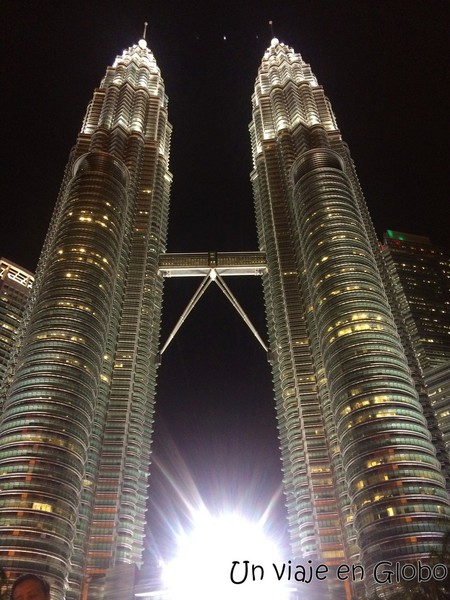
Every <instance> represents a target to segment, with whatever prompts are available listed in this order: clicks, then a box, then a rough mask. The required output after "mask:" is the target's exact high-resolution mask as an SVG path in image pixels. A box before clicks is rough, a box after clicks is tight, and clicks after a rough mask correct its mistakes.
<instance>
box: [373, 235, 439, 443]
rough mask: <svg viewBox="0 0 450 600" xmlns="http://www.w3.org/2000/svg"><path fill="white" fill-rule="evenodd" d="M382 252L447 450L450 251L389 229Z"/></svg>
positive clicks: (417, 237) (425, 239)
mask: <svg viewBox="0 0 450 600" xmlns="http://www.w3.org/2000/svg"><path fill="white" fill-rule="evenodd" d="M383 254H384V256H385V258H386V264H387V266H388V269H389V273H390V276H391V277H392V280H393V281H394V285H395V288H396V293H397V294H398V297H399V300H400V308H401V311H402V313H403V316H404V319H405V322H406V325H407V328H408V331H409V336H410V339H411V341H412V345H413V348H414V351H415V354H416V356H417V360H418V363H419V365H420V369H421V373H422V376H423V380H424V383H425V385H426V388H427V391H428V395H429V397H430V399H431V404H432V407H433V410H434V412H435V415H436V419H437V424H438V426H439V429H440V431H441V433H442V435H443V438H444V443H445V446H446V450H447V453H449V452H450V254H449V251H448V250H446V249H445V248H443V247H441V246H437V245H435V244H433V243H432V242H431V240H430V239H429V238H428V237H425V236H418V235H412V234H410V233H403V232H398V231H391V230H389V231H387V232H386V233H385V235H384V245H383Z"/></svg>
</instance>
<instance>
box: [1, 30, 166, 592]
mask: <svg viewBox="0 0 450 600" xmlns="http://www.w3.org/2000/svg"><path fill="white" fill-rule="evenodd" d="M170 133H171V127H170V125H169V123H168V120H167V97H166V95H165V92H164V84H163V81H162V78H161V74H160V71H159V68H158V66H157V64H156V62H155V58H154V56H153V54H152V52H151V51H150V50H149V49H148V48H147V44H146V42H145V40H141V41H140V42H139V44H138V45H136V46H133V47H131V48H129V49H128V50H126V51H125V52H124V53H123V54H122V56H119V57H117V59H116V60H115V62H114V64H113V66H112V67H109V68H108V69H107V71H106V75H105V77H104V78H103V80H102V82H101V84H100V86H99V88H98V89H96V90H95V92H94V95H93V98H92V100H91V102H90V104H89V106H88V109H87V112H86V116H85V119H84V122H83V126H82V129H81V131H80V133H79V135H78V139H77V142H76V144H75V146H74V148H73V150H72V152H71V154H70V157H69V161H68V164H67V167H66V170H65V175H64V179H63V183H62V187H61V191H60V194H59V198H58V201H57V204H56V208H55V211H54V214H53V217H52V221H51V225H50V228H49V231H48V235H47V239H46V241H45V244H44V249H43V251H42V255H41V258H40V262H39V265H38V270H37V274H36V282H35V286H34V288H33V300H32V302H33V304H32V310H31V311H30V312H29V315H28V318H27V322H26V327H25V329H24V337H23V342H22V343H21V346H20V348H19V349H18V355H17V360H16V364H15V368H14V376H13V377H12V380H11V382H9V384H8V385H7V391H6V396H5V398H4V402H3V413H2V418H1V424H0V447H1V451H0V470H1V472H2V475H3V488H2V489H3V494H2V498H1V510H0V556H1V562H2V566H3V567H4V568H5V570H6V571H7V572H9V573H10V574H11V575H14V574H15V573H18V572H24V571H25V572H29V571H31V572H33V571H38V572H40V573H41V574H44V575H47V577H48V578H49V579H50V580H51V582H52V587H53V589H54V593H55V598H56V597H57V598H63V597H66V598H81V597H85V598H87V597H89V598H90V599H94V598H95V597H96V592H95V589H96V581H97V580H98V579H99V580H101V578H102V577H103V576H104V575H105V574H106V573H107V572H108V571H109V570H111V569H112V568H113V567H114V566H115V565H117V564H137V565H139V564H140V561H141V555H142V551H143V538H144V526H145V509H146V497H147V492H146V489H147V477H148V464H149V457H150V444H151V435H152V422H153V398H154V390H155V378H156V370H157V361H156V360H155V357H156V355H157V349H158V338H159V326H160V314H161V298H162V277H161V276H160V275H159V273H158V257H159V255H160V253H161V252H162V251H163V250H164V247H165V240H166V230H167V218H168V202H169V189H170V184H171V174H170V172H169V169H168V159H169V144H170ZM88 586H89V592H88V590H87V587H88ZM100 593H101V590H100V588H99V591H98V594H99V595H100Z"/></svg>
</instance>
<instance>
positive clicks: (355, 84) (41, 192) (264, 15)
mask: <svg viewBox="0 0 450 600" xmlns="http://www.w3.org/2000/svg"><path fill="white" fill-rule="evenodd" d="M270 19H272V20H273V21H274V27H275V34H276V36H277V37H278V38H279V39H280V40H281V41H283V42H285V43H287V44H289V45H291V46H292V47H293V48H294V49H295V50H296V51H297V52H300V53H301V54H302V56H303V58H304V59H305V60H306V61H307V62H309V63H310V64H311V65H312V69H313V71H314V73H315V74H316V76H317V77H318V79H319V82H320V83H321V84H322V85H323V86H324V88H325V91H326V94H327V96H328V97H329V98H330V100H331V102H332V105H333V108H334V112H335V114H336V117H337V121H338V124H339V126H340V128H341V131H342V133H343V136H344V138H345V139H346V141H347V142H348V144H349V146H350V149H351V151H352V155H353V158H354V160H355V163H356V167H357V171H358V174H359V178H360V180H361V184H362V186H363V189H364V192H365V195H366V199H367V202H368V204H369V208H370V210H371V214H372V217H373V221H374V224H375V228H376V230H377V233H378V234H379V235H381V233H382V231H384V230H385V229H388V228H389V229H399V230H403V231H408V232H411V233H416V234H423V235H429V236H430V237H431V238H432V239H433V240H434V241H435V242H437V243H441V244H444V245H448V241H447V231H448V226H449V224H450V214H449V213H450V209H449V205H450V203H449V201H448V189H449V177H448V157H449V144H448V140H449V133H450V132H449V118H448V112H449V79H448V77H449V72H450V64H449V62H450V61H449V44H448V31H449V30H450V3H449V2H448V1H439V0H422V1H420V0H415V1H414V2H413V1H411V0H354V1H351V0H340V1H337V0H303V1H301V0H296V1H290V0H286V1H284V2H265V1H260V2H252V1H245V0H244V1H242V0H241V1H240V2H235V1H232V0H231V1H228V2H215V1H210V2H204V1H198V2H187V1H186V2H182V1H178V2H170V1H165V2H162V1H153V2H149V1H140V2H139V1H131V0H130V1H128V2H121V3H117V5H116V3H113V2H96V1H92V2H86V1H83V0H78V1H76V2H74V1H65V2H62V1H55V2H50V1H42V0H41V1H36V0H27V1H20V0H3V2H2V23H1V55H0V56H1V57H2V59H1V67H2V73H1V90H2V91H1V109H2V110H1V115H2V119H1V122H0V131H1V146H2V150H3V160H2V169H1V171H2V172H1V179H0V181H1V198H2V211H1V216H2V218H1V227H0V255H2V256H5V257H7V258H9V259H11V260H13V261H15V262H17V263H19V264H21V265H23V266H25V267H27V268H29V269H32V270H33V269H34V268H35V265H36V262H37V259H38V256H39V252H40V248H41V246H42V243H43V238H44V235H45V232H46V229H47V226H48V222H49V219H50V215H51V212H52V210H53V206H54V203H55V199H56V195H57V191H58V188H59V185H60V182H61V178H62V173H63V169H64V166H65V163H66V160H67V156H68V153H69V150H70V148H71V146H72V144H73V143H74V142H75V138H76V134H77V132H78V131H79V129H80V125H81V121H82V118H83V115H84V112H85V108H86V105H87V103H88V101H89V100H90V98H91V96H92V92H93V89H94V87H95V86H97V85H98V84H99V82H100V80H101V78H102V77H103V75H104V73H105V69H106V66H107V65H109V64H111V63H112V61H113V60H114V58H115V56H116V55H117V54H120V53H121V52H122V50H123V49H124V48H126V47H128V46H130V45H132V44H133V43H136V42H137V41H138V39H139V38H140V37H141V33H142V29H143V22H144V21H146V20H147V21H149V28H148V35H147V39H148V42H149V46H150V48H151V49H152V50H153V52H154V54H155V56H156V59H157V62H158V64H159V66H160V68H161V71H162V75H163V78H164V80H165V84H166V91H167V94H168V96H169V117H170V121H171V122H172V124H173V127H174V132H173V137H172V152H171V171H172V172H173V174H174V185H173V189H172V200H171V213H170V214H171V216H170V224H169V243H168V250H169V251H173V252H174V251H180V252H181V251H206V250H228V251H236V250H252V249H255V248H256V247H257V243H256V233H255V226H254V223H253V204H252V194H251V187H250V183H249V172H250V170H251V154H250V143H249V136H248V130H247V126H248V123H249V121H250V118H251V104H250V97H251V94H252V89H253V84H254V80H255V76H256V73H257V69H258V66H259V64H260V61H261V58H262V55H263V53H264V50H265V49H266V47H267V46H268V45H269V43H270V38H271V34H270V28H269V25H268V21H269V20H270ZM198 284H199V281H198V280H193V281H186V280H172V281H169V282H168V284H167V286H166V292H165V301H164V307H165V313H164V323H163V335H162V338H163V341H165V338H166V337H167V335H168V333H169V331H170V330H171V328H172V326H173V325H174V324H175V322H176V320H177V318H178V316H179V314H180V313H181V312H182V310H183V309H184V307H185V304H186V303H187V301H188V299H189V298H190V296H191V295H192V294H193V292H194V290H195V289H196V287H197V286H198ZM228 284H229V285H230V287H231V288H232V290H233V291H234V292H235V294H236V295H237V297H238V299H239V300H240V301H241V303H242V305H243V306H244V309H245V310H246V311H247V312H248V314H249V315H250V316H251V318H252V319H253V320H254V322H255V325H256V326H257V328H258V330H259V331H260V333H261V335H262V336H263V337H264V338H266V332H265V322H264V310H263V306H262V299H261V290H260V282H259V281H258V280H257V279H250V280H247V279H245V280H243V279H241V280H236V278H233V280H230V279H229V280H228ZM212 287H215V286H212ZM277 448H278V441H277V439H276V429H275V416H274V409H273V400H272V384H271V378H270V374H269V371H268V366H267V361H266V357H265V355H264V352H263V350H262V349H261V347H260V346H259V345H258V343H257V342H256V340H255V339H254V338H253V337H252V335H251V333H250V332H249V331H248V330H247V329H246V327H245V325H244V324H243V323H242V322H240V320H239V317H238V316H237V315H235V313H234V312H233V309H232V307H231V306H230V305H229V304H227V302H226V300H225V299H224V297H223V296H222V295H221V293H220V291H219V290H218V289H212V288H210V290H209V293H208V294H207V296H206V297H205V298H203V299H202V301H201V302H200V303H199V305H198V307H197V310H195V311H194V313H193V314H192V315H191V316H190V317H189V319H188V321H187V322H186V323H185V325H184V326H183V328H182V330H181V331H180V333H179V334H178V336H177V337H176V338H175V340H174V341H173V342H172V345H171V346H170V347H169V349H168V350H167V352H166V353H165V354H164V357H163V362H162V366H161V369H160V377H159V385H158V397H157V415H156V433H155V463H157V464H155V466H154V467H153V473H154V484H153V491H152V492H151V499H152V503H151V506H152V511H151V513H150V516H149V522H150V525H151V526H154V528H155V531H156V532H157V533H158V536H159V537H158V541H159V543H160V545H161V547H162V548H163V549H165V548H166V547H168V546H170V535H168V534H167V530H166V532H165V531H164V528H163V527H162V526H161V520H162V517H161V515H157V513H156V510H155V506H156V507H158V508H159V509H161V510H162V513H163V515H165V516H166V517H169V519H170V520H171V521H172V522H173V518H174V516H177V517H179V516H180V511H179V506H180V503H179V499H178V494H177V493H175V491H174V489H173V486H172V484H170V483H169V479H171V480H173V481H175V482H176V485H177V486H178V487H179V488H180V494H181V495H182V496H184V497H188V498H189V499H190V501H194V500H193V498H194V496H195V493H194V491H193V490H194V489H195V490H197V491H198V492H199V493H200V494H201V496H202V497H203V499H204V500H205V501H206V502H207V503H208V504H209V505H211V504H213V503H214V501H213V498H216V502H217V503H218V504H221V503H222V504H224V505H225V504H227V503H228V504H233V503H234V505H236V504H239V503H241V504H242V506H243V507H244V509H245V510H246V511H247V513H248V512H250V511H251V510H252V507H254V508H255V509H256V512H258V511H259V513H260V512H261V511H262V510H263V508H264V507H265V506H266V505H267V503H268V502H269V500H270V498H271V496H272V495H273V494H274V493H276V491H277V488H278V486H279V483H280V479H281V475H280V472H279V471H280V462H279V458H278V449H277ZM163 471H164V473H165V474H166V475H167V477H166V475H164V474H163ZM217 497H219V500H217ZM279 506H280V503H279V502H278V505H277V507H278V508H277V509H276V510H275V511H274V515H275V516H274V522H275V524H276V525H277V526H278V525H279V523H280V514H281V511H280V509H279ZM172 509H173V510H174V511H175V513H174V512H172Z"/></svg>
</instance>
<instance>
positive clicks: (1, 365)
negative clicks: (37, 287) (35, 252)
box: [0, 258, 34, 385]
mask: <svg viewBox="0 0 450 600" xmlns="http://www.w3.org/2000/svg"><path fill="white" fill-rule="evenodd" d="M33 281H34V276H33V274H32V273H30V271H27V270H26V269H24V268H23V267H19V266H18V265H16V264H14V263H13V262H11V261H9V260H7V259H6V258H1V259H0V385H1V384H2V383H3V378H4V376H5V372H6V367H7V364H8V362H9V359H10V356H11V351H12V348H13V345H14V341H15V339H16V337H17V333H18V330H19V324H20V321H21V319H22V315H23V312H24V309H25V306H26V303H27V300H28V297H29V295H30V291H31V287H32V285H33Z"/></svg>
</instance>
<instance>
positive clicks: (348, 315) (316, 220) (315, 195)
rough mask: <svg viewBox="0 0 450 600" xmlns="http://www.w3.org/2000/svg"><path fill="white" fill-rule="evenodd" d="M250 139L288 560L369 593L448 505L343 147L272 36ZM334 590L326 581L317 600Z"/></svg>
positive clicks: (443, 522) (308, 76)
mask: <svg viewBox="0 0 450 600" xmlns="http://www.w3.org/2000/svg"><path fill="white" fill-rule="evenodd" d="M250 134H251V140H252V150H253V161H254V170H253V172H252V175H251V179H252V182H253V188H254V197H255V205H256V214H257V226H258V235H259V244H260V250H262V251H264V252H266V255H267V267H268V268H267V273H266V274H265V275H264V276H263V281H264V293H265V301H266V309H267V313H268V320H269V336H270V347H271V351H272V361H273V376H274V382H275V393H276V404H277V413H278V426H279V433H280V440H281V451H282V460H283V470H284V485H285V491H286V497H287V508H288V519H289V529H290V536H291V540H292V544H293V550H294V555H295V557H297V558H303V559H311V560H314V561H315V560H317V561H319V562H325V563H327V564H328V565H333V564H335V565H337V564H339V563H343V562H346V563H352V562H361V563H362V564H363V565H364V567H365V569H366V580H365V584H366V586H367V589H368V590H369V591H370V590H372V591H373V589H374V581H373V579H372V577H371V574H372V573H373V567H374V565H375V564H376V563H377V562H378V561H380V560H387V561H393V562H396V561H405V560H411V559H413V558H414V559H419V558H425V557H426V556H427V554H428V553H429V551H430V550H431V549H432V548H433V546H434V545H435V544H436V542H437V540H438V539H439V537H440V536H441V535H442V533H443V532H444V531H446V530H448V527H449V515H450V513H449V499H448V495H447V492H446V490H445V486H444V480H443V477H442V474H441V469H440V465H439V462H438V461H437V460H436V457H435V449H434V447H433V444H432V443H431V438H430V433H429V431H428V428H427V423H426V421H425V419H424V416H423V413H422V410H421V405H420V402H419V398H418V396H417V392H416V390H415V385H414V382H413V380H412V378H411V374H410V369H409V366H408V362H407V358H406V356H405V352H404V348H403V347H402V343H401V340H400V335H399V333H398V330H397V328H396V324H395V321H394V316H393V307H392V306H391V305H390V302H389V301H388V295H391V290H390V283H389V280H388V277H387V272H386V270H385V267H384V264H383V261H382V258H381V254H380V249H379V244H378V242H377V240H376V237H375V233H374V230H373V227H372V225H371V221H370V217H369V214H368V211H367V207H366V204H365V201H364V198H363V195H362V192H361V189H360V186H359V183H358V179H357V177H356V173H355V169H354V166H353V163H352V160H351V157H350V154H349V151H348V148H347V146H346V144H345V143H344V141H343V140H342V137H341V133H340V131H339V129H338V127H337V124H336V120H335V117H334V114H333V111H332V109H331V106H330V102H329V101H328V99H327V98H326V96H325V94H324V91H323V89H322V87H321V86H320V85H319V84H318V82H317V80H316V78H315V76H314V75H313V73H312V72H311V69H310V67H309V65H308V64H306V63H305V62H304V61H303V60H302V58H301V56H300V55H299V54H296V53H295V52H294V51H293V50H292V49H291V48H289V47H288V46H286V45H284V44H282V43H279V41H278V40H276V39H274V40H272V43H271V46H270V48H269V49H268V50H267V52H266V53H265V55H264V58H263V60H262V64H261V67H260V69H259V72H258V76H257V79H256V84H255V93H254V95H253V119H252V123H251V124H250ZM383 281H384V282H385V283H386V284H388V287H385V285H384V284H383ZM395 311H396V309H394V312H395ZM396 316H398V314H397V315H396ZM326 586H328V587H329V590H328V591H327V590H326V589H325V588H326ZM333 588H334V589H333ZM305 593H308V594H311V593H312V590H311V588H310V587H309V586H308V591H307V592H306V591H305ZM343 593H344V590H342V588H341V589H339V586H337V587H336V582H335V580H334V579H333V578H332V577H329V578H327V580H326V582H324V584H323V585H322V587H321V589H319V590H317V597H318V598H321V599H324V598H325V597H327V598H328V595H329V597H330V598H331V597H332V598H337V597H342V595H343ZM345 593H346V594H347V595H348V594H349V589H348V588H347V590H345ZM355 593H356V592H355V591H354V592H353V595H355ZM308 597H309V596H308ZM354 597H355V596H354Z"/></svg>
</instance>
